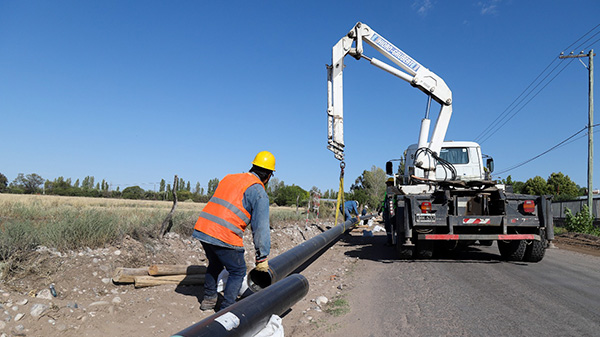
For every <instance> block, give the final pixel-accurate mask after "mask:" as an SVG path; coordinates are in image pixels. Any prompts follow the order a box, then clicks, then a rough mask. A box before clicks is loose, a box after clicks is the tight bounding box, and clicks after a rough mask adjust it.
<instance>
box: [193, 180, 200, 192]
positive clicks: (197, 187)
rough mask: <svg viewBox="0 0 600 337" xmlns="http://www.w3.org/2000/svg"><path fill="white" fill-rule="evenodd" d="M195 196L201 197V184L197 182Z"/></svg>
mask: <svg viewBox="0 0 600 337" xmlns="http://www.w3.org/2000/svg"><path fill="white" fill-rule="evenodd" d="M194 194H195V195H200V182H196V187H195V188H194Z"/></svg>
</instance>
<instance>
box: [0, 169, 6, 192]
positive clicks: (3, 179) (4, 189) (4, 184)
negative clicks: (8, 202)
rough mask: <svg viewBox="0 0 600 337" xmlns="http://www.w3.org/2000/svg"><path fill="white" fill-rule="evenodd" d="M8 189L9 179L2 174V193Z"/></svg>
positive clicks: (0, 183)
mask: <svg viewBox="0 0 600 337" xmlns="http://www.w3.org/2000/svg"><path fill="white" fill-rule="evenodd" d="M7 187H8V179H7V178H6V176H5V175H4V174H2V173H0V193H3V192H5V191H6V188H7Z"/></svg>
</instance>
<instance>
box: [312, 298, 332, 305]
mask: <svg viewBox="0 0 600 337" xmlns="http://www.w3.org/2000/svg"><path fill="white" fill-rule="evenodd" d="M315 302H317V305H318V306H322V305H324V304H327V302H329V300H328V299H327V297H325V296H319V297H317V299H316V300H315Z"/></svg>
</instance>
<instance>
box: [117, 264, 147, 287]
mask: <svg viewBox="0 0 600 337" xmlns="http://www.w3.org/2000/svg"><path fill="white" fill-rule="evenodd" d="M142 275H148V268H147V267H144V268H122V267H119V268H116V269H115V272H114V274H113V278H112V280H113V282H114V283H134V282H135V279H134V277H135V276H142Z"/></svg>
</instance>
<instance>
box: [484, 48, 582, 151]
mask: <svg viewBox="0 0 600 337" xmlns="http://www.w3.org/2000/svg"><path fill="white" fill-rule="evenodd" d="M571 62H573V60H570V61H569V62H568V63H566V65H565V66H564V67H562V69H561V70H560V71H559V72H558V73H557V74H556V75H554V77H552V79H550V81H548V82H547V83H546V84H544V86H543V87H542V88H541V89H540V90H538V92H536V93H535V95H533V97H531V98H530V99H529V100H528V101H527V102H526V103H525V104H523V105H522V106H521V107H520V108H519V110H517V111H515V112H513V114H512V115H511V116H510V117H509V118H508V119H506V120H505V121H504V123H502V125H500V126H499V127H497V128H496V130H494V131H493V132H491V133H490V134H489V135H488V136H487V137H485V138H484V139H483V140H481V141H480V142H479V144H483V143H485V142H486V141H487V140H488V139H490V137H492V136H493V135H494V134H495V133H496V132H498V131H499V130H500V129H501V128H502V127H503V126H504V125H506V123H508V122H509V121H510V120H511V119H513V117H515V116H516V115H517V114H518V113H519V112H521V110H523V108H525V107H526V106H527V104H529V102H531V101H532V100H533V99H534V98H536V97H537V95H539V94H540V93H541V92H542V90H544V89H545V88H546V87H547V86H548V85H549V84H550V83H552V81H554V79H556V77H557V76H558V75H560V73H562V72H563V70H565V69H566V68H567V67H568V66H569V64H571ZM554 69H556V67H554ZM554 69H553V70H552V71H554ZM551 73H552V72H550V73H548V75H550V74H551ZM548 75H547V76H546V77H545V78H544V79H546V78H547V77H548ZM542 82H543V80H542ZM542 82H540V83H538V85H536V87H535V88H537V87H538V86H539V85H540V84H542ZM535 88H534V90H535ZM532 92H533V91H531V92H530V93H529V94H527V96H529V95H530V94H531V93H532ZM527 96H525V97H524V98H523V100H524V99H526V98H527ZM523 100H521V102H523ZM521 102H519V104H520V103H521ZM513 110H514V109H513Z"/></svg>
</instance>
